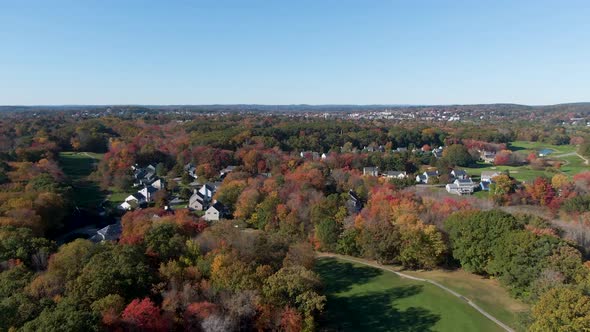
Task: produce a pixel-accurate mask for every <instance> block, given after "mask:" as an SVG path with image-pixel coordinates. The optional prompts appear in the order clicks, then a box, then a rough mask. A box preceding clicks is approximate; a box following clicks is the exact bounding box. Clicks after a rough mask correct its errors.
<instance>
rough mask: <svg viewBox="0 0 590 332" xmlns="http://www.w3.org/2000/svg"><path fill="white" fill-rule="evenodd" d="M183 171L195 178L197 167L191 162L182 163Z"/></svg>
mask: <svg viewBox="0 0 590 332" xmlns="http://www.w3.org/2000/svg"><path fill="white" fill-rule="evenodd" d="M184 171H185V172H187V173H188V175H190V176H191V177H192V178H194V179H196V178H197V177H198V176H197V167H196V166H195V165H193V164H192V163H188V164H186V165H184Z"/></svg>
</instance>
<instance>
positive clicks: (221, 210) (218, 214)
mask: <svg viewBox="0 0 590 332" xmlns="http://www.w3.org/2000/svg"><path fill="white" fill-rule="evenodd" d="M228 215H229V213H228V210H227V207H225V205H223V204H222V203H221V202H217V201H215V202H214V203H213V204H212V205H211V206H210V207H209V208H208V209H207V211H205V215H204V216H203V219H205V220H207V221H218V220H219V219H221V218H225V217H227V216H228Z"/></svg>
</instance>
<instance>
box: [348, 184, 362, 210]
mask: <svg viewBox="0 0 590 332" xmlns="http://www.w3.org/2000/svg"><path fill="white" fill-rule="evenodd" d="M346 207H347V208H348V211H349V212H350V213H359V212H360V211H361V210H362V209H363V202H362V201H361V199H360V198H359V196H358V195H357V193H356V192H354V190H352V189H351V190H349V191H348V200H347V201H346Z"/></svg>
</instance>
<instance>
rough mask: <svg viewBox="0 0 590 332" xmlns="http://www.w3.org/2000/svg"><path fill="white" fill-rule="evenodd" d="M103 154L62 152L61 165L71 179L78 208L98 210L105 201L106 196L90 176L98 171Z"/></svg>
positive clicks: (60, 156)
mask: <svg viewBox="0 0 590 332" xmlns="http://www.w3.org/2000/svg"><path fill="white" fill-rule="evenodd" d="M101 158H102V155H101V154H97V153H90V152H61V153H60V154H59V163H60V165H61V168H62V170H63V171H64V173H65V174H66V175H67V176H68V177H69V179H70V180H71V183H72V187H73V190H74V195H73V197H74V201H75V202H76V205H77V206H78V207H83V208H96V206H97V205H98V204H100V203H101V202H102V200H103V199H104V194H103V192H102V191H101V190H100V188H99V187H98V184H97V183H96V182H95V181H92V180H90V179H89V178H88V176H89V175H90V174H91V173H92V172H94V170H95V169H96V164H97V163H98V162H99V161H100V159H101Z"/></svg>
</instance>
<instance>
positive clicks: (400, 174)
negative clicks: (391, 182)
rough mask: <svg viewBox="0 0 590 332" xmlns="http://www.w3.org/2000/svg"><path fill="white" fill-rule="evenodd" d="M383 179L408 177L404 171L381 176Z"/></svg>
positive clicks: (388, 172) (390, 172)
mask: <svg viewBox="0 0 590 332" xmlns="http://www.w3.org/2000/svg"><path fill="white" fill-rule="evenodd" d="M381 175H382V176H383V177H385V178H388V179H400V180H401V179H405V178H407V177H408V175H407V174H406V172H403V171H387V172H384V173H382V174H381Z"/></svg>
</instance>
